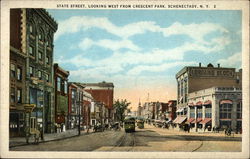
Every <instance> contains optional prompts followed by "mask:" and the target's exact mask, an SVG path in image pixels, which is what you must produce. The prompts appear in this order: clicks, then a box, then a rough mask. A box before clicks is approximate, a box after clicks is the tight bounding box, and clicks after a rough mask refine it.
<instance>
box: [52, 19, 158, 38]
mask: <svg viewBox="0 0 250 159" xmlns="http://www.w3.org/2000/svg"><path fill="white" fill-rule="evenodd" d="M58 25H59V27H58V30H57V32H56V34H55V39H58V38H59V37H60V36H62V35H64V34H68V33H76V32H78V31H80V30H87V29H90V28H93V27H95V28H99V29H103V30H105V31H107V32H108V33H111V34H113V35H116V36H119V37H122V38H128V37H131V36H133V35H136V34H142V33H145V32H146V31H152V32H156V31H158V30H159V29H160V27H159V26H157V25H155V22H152V21H140V22H137V23H131V24H127V25H125V26H123V27H119V26H116V25H114V24H113V23H112V22H110V21H109V20H108V18H106V17H91V16H73V17H70V18H69V19H66V20H62V21H58Z"/></svg>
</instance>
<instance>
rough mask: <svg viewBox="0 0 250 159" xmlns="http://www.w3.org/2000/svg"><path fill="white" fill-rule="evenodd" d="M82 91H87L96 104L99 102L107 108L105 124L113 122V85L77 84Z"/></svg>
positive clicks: (103, 83)
mask: <svg viewBox="0 0 250 159" xmlns="http://www.w3.org/2000/svg"><path fill="white" fill-rule="evenodd" d="M78 84H79V85H81V86H82V87H84V90H85V91H87V92H88V93H90V94H91V95H92V97H93V98H94V99H95V101H96V102H101V103H103V104H104V105H105V107H106V108H107V113H106V114H108V115H105V116H108V117H107V119H106V120H105V122H108V121H109V120H113V119H112V117H113V116H114V115H113V114H112V112H113V111H112V110H113V100H114V84H113V83H107V82H100V83H78Z"/></svg>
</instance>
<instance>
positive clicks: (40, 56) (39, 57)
mask: <svg viewBox="0 0 250 159" xmlns="http://www.w3.org/2000/svg"><path fill="white" fill-rule="evenodd" d="M42 55H43V53H42V52H41V51H39V52H38V59H39V60H40V61H41V60H42V58H43V56H42Z"/></svg>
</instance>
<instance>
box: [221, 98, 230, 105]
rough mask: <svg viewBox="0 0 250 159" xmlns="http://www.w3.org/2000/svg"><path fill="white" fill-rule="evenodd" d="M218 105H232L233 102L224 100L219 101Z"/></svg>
mask: <svg viewBox="0 0 250 159" xmlns="http://www.w3.org/2000/svg"><path fill="white" fill-rule="evenodd" d="M220 104H233V102H232V101H231V100H228V99H226V100H222V101H220Z"/></svg>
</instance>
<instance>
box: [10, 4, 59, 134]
mask: <svg viewBox="0 0 250 159" xmlns="http://www.w3.org/2000/svg"><path fill="white" fill-rule="evenodd" d="M10 30H11V31H10V45H11V46H10V54H11V56H10V57H11V60H10V61H11V64H10V70H11V71H10V72H11V80H12V81H11V82H10V83H11V85H10V134H12V132H13V131H14V132H15V133H13V134H17V133H16V131H17V130H18V131H19V134H20V131H22V130H23V127H24V126H23V125H24V115H23V113H22V111H23V110H24V104H35V108H34V109H33V112H31V117H30V118H29V120H30V121H32V123H37V124H36V125H38V126H39V129H40V130H41V131H42V132H41V133H44V132H53V131H54V128H53V126H54V108H53V105H54V86H53V82H54V80H53V36H54V33H55V32H56V30H57V23H56V22H55V21H54V19H53V18H52V17H51V16H50V15H49V14H48V12H46V10H44V9H11V10H10ZM15 78H16V79H15ZM12 112H16V113H12ZM17 112H18V113H17ZM13 123H14V124H13ZM25 124H26V125H27V127H29V126H30V125H29V121H26V122H25ZM11 127H14V129H12V128H11ZM12 130H13V131H12Z"/></svg>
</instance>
